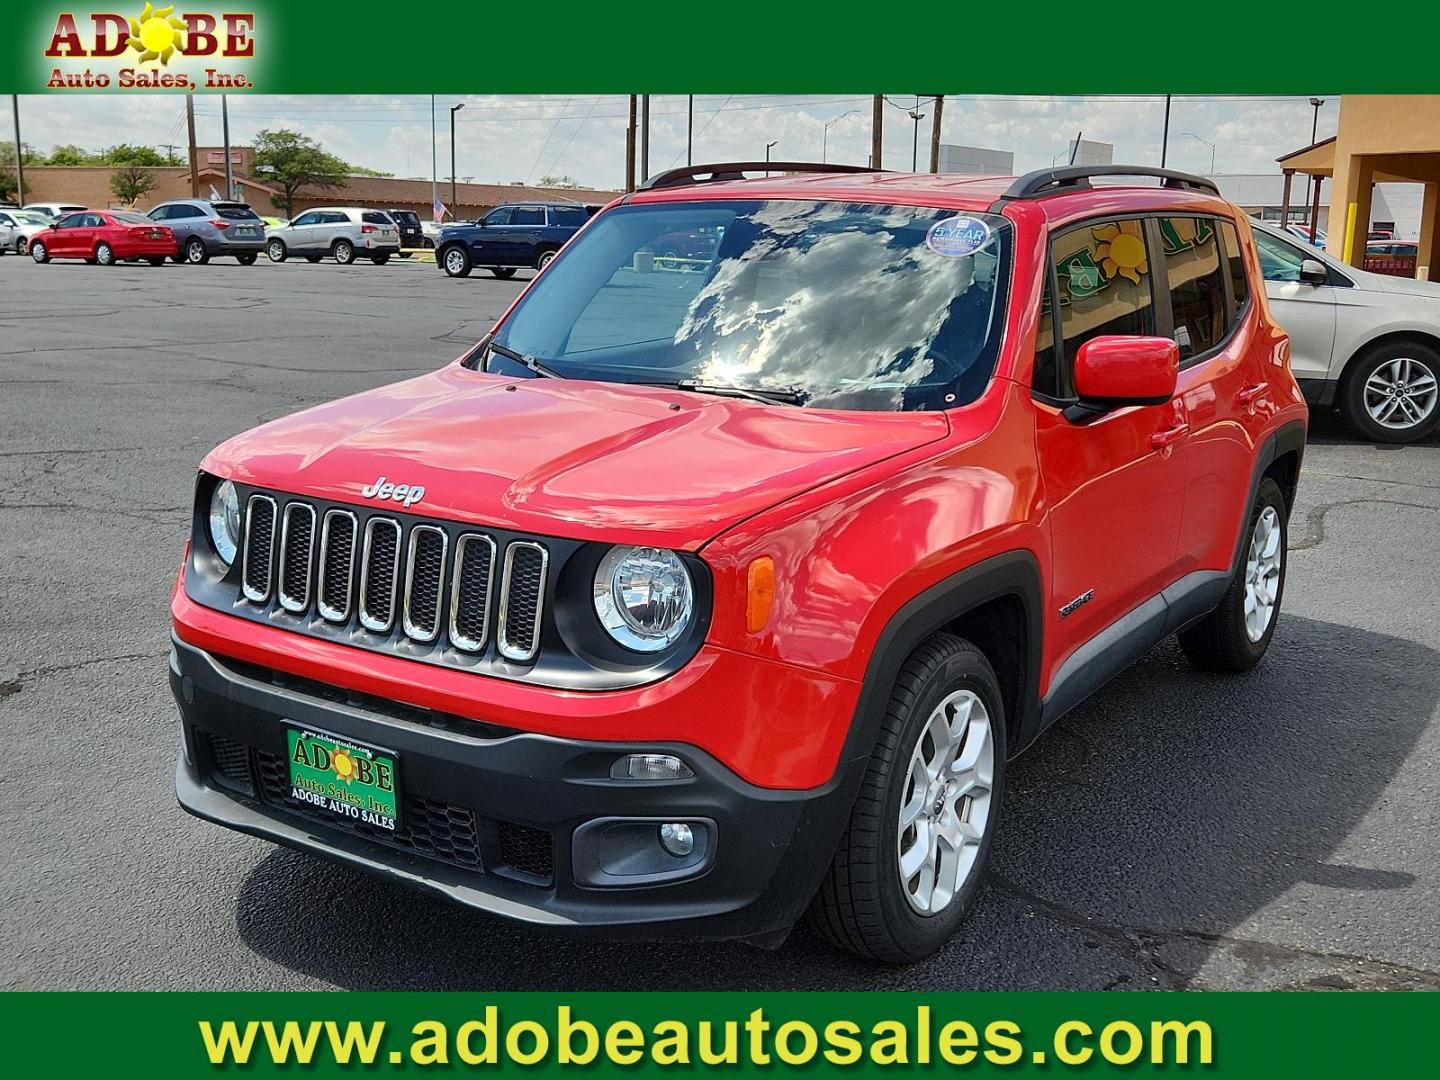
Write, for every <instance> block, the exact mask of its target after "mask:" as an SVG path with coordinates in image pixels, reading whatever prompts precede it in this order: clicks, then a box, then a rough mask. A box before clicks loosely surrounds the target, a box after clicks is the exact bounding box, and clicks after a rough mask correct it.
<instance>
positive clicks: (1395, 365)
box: [1338, 341, 1440, 443]
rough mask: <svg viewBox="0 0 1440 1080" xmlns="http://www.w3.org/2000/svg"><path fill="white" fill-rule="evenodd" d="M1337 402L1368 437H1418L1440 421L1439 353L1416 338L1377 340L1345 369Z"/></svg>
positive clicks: (1407, 439) (1396, 439)
mask: <svg viewBox="0 0 1440 1080" xmlns="http://www.w3.org/2000/svg"><path fill="white" fill-rule="evenodd" d="M1338 404H1339V406H1340V411H1341V412H1342V413H1343V414H1344V416H1345V419H1346V421H1347V422H1348V423H1349V424H1350V426H1351V427H1352V428H1354V429H1355V430H1356V431H1357V432H1358V433H1359V434H1360V435H1361V436H1362V437H1363V438H1366V439H1369V440H1370V441H1372V442H1383V443H1408V442H1414V441H1416V440H1417V439H1423V438H1424V437H1425V436H1426V435H1428V434H1430V432H1432V431H1434V430H1435V428H1436V426H1437V425H1440V353H1437V352H1436V351H1435V350H1434V349H1432V348H1430V347H1429V346H1426V345H1421V344H1420V343H1418V342H1415V343H1411V342H1407V341H1397V342H1392V343H1390V344H1388V345H1380V346H1378V347H1376V348H1374V349H1372V350H1371V351H1370V352H1368V353H1366V354H1365V355H1364V356H1362V357H1361V358H1360V359H1359V360H1357V361H1356V362H1355V364H1354V366H1353V367H1351V369H1350V371H1349V372H1347V373H1346V375H1345V381H1344V383H1343V384H1342V385H1341V387H1340V394H1339V401H1338Z"/></svg>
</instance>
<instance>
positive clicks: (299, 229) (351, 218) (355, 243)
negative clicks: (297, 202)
mask: <svg viewBox="0 0 1440 1080" xmlns="http://www.w3.org/2000/svg"><path fill="white" fill-rule="evenodd" d="M265 252H266V254H268V255H269V256H270V259H271V261H273V262H284V261H285V260H286V259H288V258H289V257H290V256H291V255H301V256H304V258H305V260H306V261H307V262H312V263H313V262H319V261H320V260H321V259H322V258H324V257H325V256H327V255H328V256H330V257H331V258H332V259H334V260H335V261H336V262H337V263H340V264H341V265H342V266H344V265H345V264H347V263H352V262H354V261H355V260H356V258H362V259H369V260H370V261H371V262H373V263H374V264H375V265H376V266H383V265H384V264H385V263H386V262H388V261H389V259H390V256H391V255H398V254H400V230H399V228H398V227H397V226H396V224H395V221H394V219H392V218H391V217H390V215H389V214H387V213H385V211H383V210H371V209H368V208H366V207H363V206H317V207H315V208H314V209H312V210H306V211H304V212H303V213H301V214H299V215H297V216H296V217H295V218H294V220H292V221H291V222H290V223H289V224H288V225H280V226H277V227H275V228H273V229H271V230H270V231H269V239H268V240H267V241H266V242H265Z"/></svg>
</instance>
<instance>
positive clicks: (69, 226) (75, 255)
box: [30, 210, 175, 266]
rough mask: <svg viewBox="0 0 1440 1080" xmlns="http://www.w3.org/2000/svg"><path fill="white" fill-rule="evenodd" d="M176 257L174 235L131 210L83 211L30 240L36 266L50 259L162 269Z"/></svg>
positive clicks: (59, 221) (61, 219) (58, 220)
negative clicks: (139, 263)
mask: <svg viewBox="0 0 1440 1080" xmlns="http://www.w3.org/2000/svg"><path fill="white" fill-rule="evenodd" d="M174 254H175V234H174V233H173V232H171V231H170V230H169V229H168V228H167V227H166V226H164V225H159V224H157V223H155V222H153V221H151V220H150V219H149V218H147V217H145V216H144V215H143V214H136V213H132V212H131V211H129V210H82V211H80V212H79V213H76V214H66V215H65V216H64V217H62V218H59V219H57V220H56V222H55V224H53V225H51V226H50V227H49V228H48V229H46V230H44V231H43V232H38V233H36V234H35V235H34V236H32V237H31V238H30V257H31V258H32V259H34V260H35V261H36V262H37V263H45V262H49V261H50V260H51V259H84V260H85V261H86V262H88V263H99V264H100V265H101V266H110V265H111V264H113V263H116V262H123V261H126V260H137V261H138V260H140V259H144V260H145V261H146V262H148V263H149V264H150V265H151V266H160V265H161V264H162V263H164V262H165V260H166V259H167V258H169V257H170V256H172V255H174Z"/></svg>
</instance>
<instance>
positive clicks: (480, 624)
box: [450, 533, 495, 653]
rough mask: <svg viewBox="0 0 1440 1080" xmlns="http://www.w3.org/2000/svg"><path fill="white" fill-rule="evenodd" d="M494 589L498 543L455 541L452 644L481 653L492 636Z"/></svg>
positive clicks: (476, 537)
mask: <svg viewBox="0 0 1440 1080" xmlns="http://www.w3.org/2000/svg"><path fill="white" fill-rule="evenodd" d="M494 587H495V540H494V538H493V537H489V536H486V535H484V534H483V533H465V534H464V535H462V536H461V537H460V538H459V539H458V540H456V541H455V567H454V570H453V571H452V574H451V581H450V644H452V645H454V646H455V647H456V648H457V649H461V650H463V651H465V652H472V653H473V652H480V651H481V650H482V649H483V648H484V647H485V642H486V640H487V639H488V637H489V632H490V596H491V593H492V592H493V590H494Z"/></svg>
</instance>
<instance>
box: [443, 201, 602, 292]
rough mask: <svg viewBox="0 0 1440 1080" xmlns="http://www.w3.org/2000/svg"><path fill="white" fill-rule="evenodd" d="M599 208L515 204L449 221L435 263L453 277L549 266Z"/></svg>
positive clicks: (499, 274) (512, 273)
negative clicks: (479, 270) (475, 218)
mask: <svg viewBox="0 0 1440 1080" xmlns="http://www.w3.org/2000/svg"><path fill="white" fill-rule="evenodd" d="M599 209H600V208H599V207H598V206H586V205H583V204H581V203H511V204H508V205H506V206H497V207H496V208H495V209H494V210H491V211H490V212H489V213H488V214H486V215H485V216H484V217H483V218H481V219H480V220H479V221H471V222H462V223H460V224H456V225H447V226H445V228H443V229H441V230H440V242H439V243H438V244H436V245H435V265H436V266H438V267H440V269H442V270H444V271H445V273H447V274H449V275H450V276H451V277H465V276H466V275H468V274H469V273H470V271H471V270H472V269H474V268H475V267H477V266H483V267H485V269H487V270H489V271H490V272H491V273H492V274H494V275H495V276H496V277H497V278H510V277H514V276H515V271H516V270H517V269H519V268H520V267H522V266H523V267H533V268H534V269H536V270H544V269H545V267H546V266H547V265H549V263H550V260H551V259H553V258H554V257H555V253H556V252H557V251H559V250H560V246H561V245H562V244H564V243H565V241H566V240H569V239H570V237H572V236H574V235H575V233H576V232H577V231H578V230H579V228H580V226H582V225H584V224H585V223H586V222H587V221H589V220H590V218H591V217H592V216H594V214H595V213H596V211H598V210H599Z"/></svg>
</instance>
